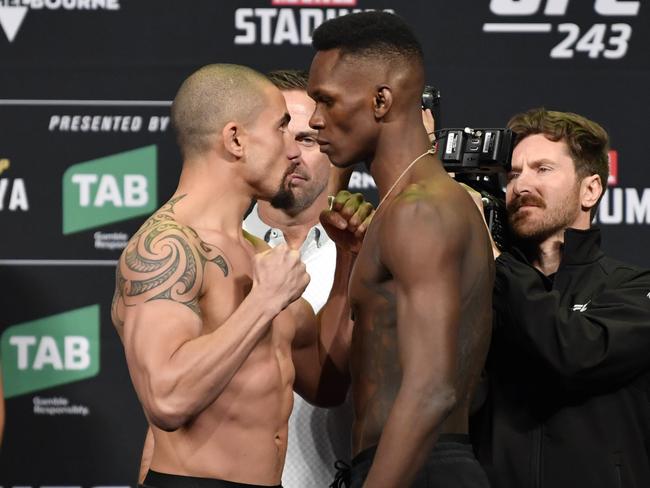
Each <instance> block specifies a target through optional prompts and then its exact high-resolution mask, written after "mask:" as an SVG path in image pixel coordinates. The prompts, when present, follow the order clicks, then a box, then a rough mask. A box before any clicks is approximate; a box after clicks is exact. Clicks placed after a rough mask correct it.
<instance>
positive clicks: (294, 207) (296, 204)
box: [270, 167, 327, 215]
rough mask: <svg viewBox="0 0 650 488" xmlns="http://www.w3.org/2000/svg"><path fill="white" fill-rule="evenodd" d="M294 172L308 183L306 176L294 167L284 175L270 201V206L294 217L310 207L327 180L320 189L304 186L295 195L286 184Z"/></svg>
mask: <svg viewBox="0 0 650 488" xmlns="http://www.w3.org/2000/svg"><path fill="white" fill-rule="evenodd" d="M294 172H295V173H296V174H297V175H298V176H300V177H302V178H304V179H305V181H309V178H307V175H305V174H304V173H302V172H300V171H295V167H294V168H290V171H287V173H285V175H284V178H283V179H282V184H281V185H280V188H278V191H277V192H276V194H275V195H274V196H273V197H272V198H271V200H270V203H271V206H273V207H274V208H279V209H282V210H286V211H287V213H288V214H290V215H296V214H298V213H300V212H302V211H303V210H305V209H306V208H308V207H309V206H311V204H312V203H314V201H315V200H316V198H318V196H319V195H320V194H321V193H322V192H323V190H324V189H325V187H326V186H327V180H325V181H324V182H323V184H322V185H320V187H314V186H309V185H305V186H303V188H302V191H299V192H297V193H296V192H294V191H293V189H292V188H291V184H287V178H288V177H289V175H290V174H292V173H294ZM311 183H313V181H312V182H311Z"/></svg>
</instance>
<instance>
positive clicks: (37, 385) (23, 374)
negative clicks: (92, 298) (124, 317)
mask: <svg viewBox="0 0 650 488" xmlns="http://www.w3.org/2000/svg"><path fill="white" fill-rule="evenodd" d="M0 344H1V346H0V347H1V350H2V373H3V379H4V381H3V385H4V395H5V398H12V397H14V396H18V395H23V394H25V393H31V392H34V391H39V390H44V389H47V388H51V387H53V386H58V385H64V384H67V383H72V382H75V381H80V380H84V379H87V378H92V377H93V376H95V375H97V374H98V373H99V305H92V306H89V307H84V308H81V309H78V310H72V311H69V312H65V313H61V314H57V315H53V316H50V317H45V318H42V319H38V320H33V321H30V322H25V323H22V324H16V325H13V326H11V327H8V328H7V329H5V331H4V332H3V333H2V339H1V341H0ZM37 398H38V397H37ZM76 408H77V407H76V406H73V405H69V402H68V401H66V400H65V399H51V401H48V400H47V399H39V400H38V401H37V400H36V399H35V401H34V413H49V412H54V411H55V410H60V411H61V412H66V411H71V409H76Z"/></svg>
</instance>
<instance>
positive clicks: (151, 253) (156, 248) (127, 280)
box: [111, 195, 229, 325]
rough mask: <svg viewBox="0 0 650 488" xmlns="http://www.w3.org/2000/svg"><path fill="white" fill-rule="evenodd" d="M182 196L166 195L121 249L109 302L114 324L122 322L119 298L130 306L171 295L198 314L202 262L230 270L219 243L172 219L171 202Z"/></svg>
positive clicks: (225, 271)
mask: <svg viewBox="0 0 650 488" xmlns="http://www.w3.org/2000/svg"><path fill="white" fill-rule="evenodd" d="M183 197H185V195H181V196H179V197H176V198H174V199H172V200H170V201H169V202H167V203H166V204H165V205H164V206H163V207H162V208H161V209H160V210H159V211H158V212H156V213H155V214H154V215H152V216H151V217H150V218H149V219H148V220H147V221H146V222H145V223H144V224H143V226H142V227H141V228H140V230H138V232H137V233H136V234H135V235H134V236H133V237H132V238H131V240H130V241H129V244H128V245H127V247H126V249H125V250H124V252H123V253H122V256H121V257H120V260H119V262H118V266H117V270H116V277H115V280H116V288H115V295H114V297H113V304H112V307H111V312H112V315H113V319H114V321H115V323H116V324H118V325H122V324H123V321H122V320H121V319H120V317H119V313H118V312H119V308H120V307H119V303H120V302H122V303H123V305H124V306H127V307H129V306H134V305H137V304H139V303H144V302H148V301H151V300H173V301H175V302H178V303H181V304H183V305H185V306H187V307H188V308H190V309H191V310H192V311H193V312H194V313H196V314H197V315H199V316H200V315H201V311H200V308H199V298H200V294H201V290H202V285H203V278H204V272H205V266H206V264H207V263H214V264H216V265H217V266H218V267H219V269H220V270H221V272H222V273H223V275H224V277H225V276H228V273H229V267H228V263H227V261H226V258H225V257H224V254H223V252H222V251H221V249H219V248H218V247H216V246H213V245H212V244H208V243H207V242H204V241H202V240H201V238H200V237H199V235H198V234H197V232H196V231H195V230H194V229H192V228H191V227H189V226H186V225H181V224H179V223H178V222H176V220H174V217H173V215H174V205H175V204H176V203H177V202H178V201H179V200H181V199H182V198H183Z"/></svg>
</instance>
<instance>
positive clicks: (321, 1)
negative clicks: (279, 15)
mask: <svg viewBox="0 0 650 488" xmlns="http://www.w3.org/2000/svg"><path fill="white" fill-rule="evenodd" d="M271 5H275V6H278V7H356V6H357V0H271Z"/></svg>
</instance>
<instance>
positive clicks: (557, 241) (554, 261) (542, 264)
mask: <svg viewBox="0 0 650 488" xmlns="http://www.w3.org/2000/svg"><path fill="white" fill-rule="evenodd" d="M563 249H564V229H563V230H561V231H559V232H557V233H556V234H553V235H552V236H551V237H548V238H547V239H545V240H544V241H542V242H541V243H539V244H536V245H534V246H531V247H530V248H529V249H527V250H526V254H527V255H528V258H529V260H530V262H531V264H532V265H533V266H534V267H535V268H537V269H538V270H539V271H541V272H542V273H543V274H544V276H549V275H551V274H553V273H556V272H557V270H558V268H559V267H560V262H561V261H562V251H563Z"/></svg>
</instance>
